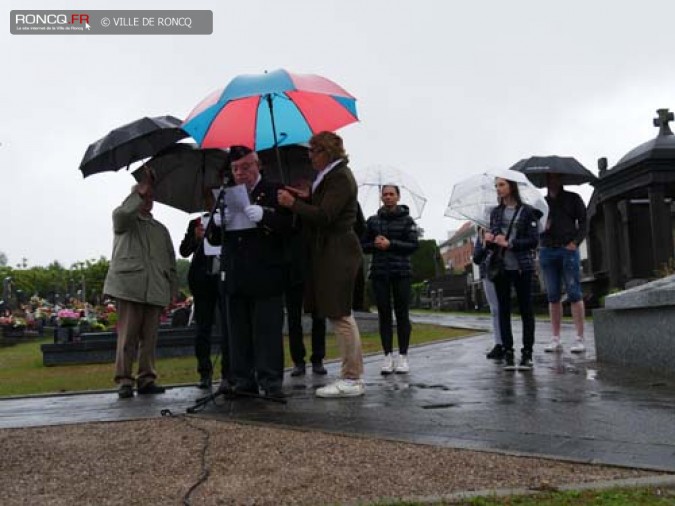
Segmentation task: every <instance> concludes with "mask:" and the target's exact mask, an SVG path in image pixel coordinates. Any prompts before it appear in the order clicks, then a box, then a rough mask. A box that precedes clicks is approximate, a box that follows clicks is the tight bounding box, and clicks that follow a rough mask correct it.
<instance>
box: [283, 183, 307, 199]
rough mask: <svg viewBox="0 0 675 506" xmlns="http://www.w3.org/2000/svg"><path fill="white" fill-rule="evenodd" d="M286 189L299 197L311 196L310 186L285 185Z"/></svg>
mask: <svg viewBox="0 0 675 506" xmlns="http://www.w3.org/2000/svg"><path fill="white" fill-rule="evenodd" d="M284 189H285V190H286V191H288V192H290V193H292V194H293V195H295V196H296V197H297V198H299V199H308V198H309V188H297V187H295V186H285V187H284Z"/></svg>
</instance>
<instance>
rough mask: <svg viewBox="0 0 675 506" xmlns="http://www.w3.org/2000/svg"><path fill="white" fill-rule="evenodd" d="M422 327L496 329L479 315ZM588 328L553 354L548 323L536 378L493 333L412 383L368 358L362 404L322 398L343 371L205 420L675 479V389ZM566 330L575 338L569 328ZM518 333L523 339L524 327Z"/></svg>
mask: <svg viewBox="0 0 675 506" xmlns="http://www.w3.org/2000/svg"><path fill="white" fill-rule="evenodd" d="M415 320H416V321H425V322H429V323H439V324H445V325H457V326H462V327H475V328H479V329H487V328H488V326H489V320H488V319H487V318H481V317H478V318H476V317H463V316H454V315H420V316H417V317H416V318H415ZM589 327H590V328H589V329H588V333H587V334H588V337H589V339H587V341H588V345H589V346H588V347H589V350H588V351H587V352H586V353H585V354H582V355H580V356H573V355H571V354H570V353H569V352H568V351H566V352H565V353H563V354H546V353H543V351H542V348H543V346H542V345H541V343H543V342H544V341H545V340H546V339H547V335H549V334H548V324H547V323H545V322H540V323H538V324H537V338H538V342H539V344H538V345H537V346H535V357H534V360H535V369H534V371H532V372H507V371H503V370H502V368H501V366H500V365H498V364H496V363H494V362H492V361H488V360H486V359H485V358H484V352H485V351H486V350H487V349H488V348H489V347H490V344H491V343H490V337H489V335H487V334H483V335H480V336H476V337H472V338H469V339H463V340H459V341H448V342H443V343H436V344H431V345H426V346H421V347H417V348H414V349H412V350H411V352H410V361H411V373H410V374H409V375H392V376H389V377H383V376H381V375H380V374H379V365H380V358H379V357H368V358H367V359H366V375H365V380H366V384H367V394H366V396H365V397H362V398H357V399H342V400H325V399H316V398H315V397H314V395H313V394H314V390H315V388H316V387H319V386H321V385H323V384H325V382H327V381H330V380H331V379H334V377H335V374H336V372H337V370H338V364H335V363H333V364H329V365H328V370H329V375H328V377H315V376H312V375H311V374H308V375H307V376H306V377H304V378H297V379H296V378H290V377H287V379H286V382H285V387H284V388H285V390H286V391H287V392H288V393H289V398H288V403H287V404H286V405H281V404H277V403H272V402H266V401H262V400H257V399H240V400H236V401H225V400H219V401H218V405H214V404H211V405H209V406H208V407H207V408H206V409H205V410H204V411H202V412H201V415H200V416H207V417H211V418H217V419H223V420H240V421H248V422H257V423H265V424H275V425H280V426H288V427H297V428H307V429H318V430H326V431H336V432H343V433H349V434H360V435H364V436H370V437H383V438H391V439H397V440H403V441H411V442H419V443H429V444H434V445H440V446H448V447H457V448H468V449H483V450H497V451H503V452H512V453H524V454H537V455H547V456H553V457H556V458H567V459H574V460H580V461H589V462H602V463H609V464H619V465H629V466H638V467H649V468H658V469H667V470H671V471H675V381H673V380H672V378H671V379H664V378H659V377H655V376H647V375H644V374H642V373H638V372H634V371H625V370H621V369H619V368H615V367H609V366H605V365H599V364H597V363H596V362H595V360H594V359H595V353H594V350H593V347H592V344H593V342H592V341H593V340H592V326H590V325H589ZM564 334H565V335H566V336H571V335H572V329H571V327H570V326H567V325H565V329H564ZM514 335H516V336H517V338H516V341H517V342H519V341H520V338H519V326H518V325H514ZM413 340H414V336H413ZM566 344H568V346H567V347H568V348H569V343H566ZM201 395H202V393H201V392H200V391H199V390H197V389H196V388H193V387H181V388H173V389H170V390H169V391H168V392H167V393H166V394H165V395H160V396H156V397H135V398H133V399H127V400H118V399H117V396H116V394H114V393H110V392H106V393H92V394H84V395H73V396H58V397H41V398H24V399H6V400H0V428H7V427H25V426H35V425H54V424H64V423H78V422H88V421H104V420H105V421H109V420H127V419H137V418H147V417H156V416H159V413H160V411H161V410H162V409H165V408H166V409H171V411H172V412H173V413H176V414H179V413H184V412H185V409H186V408H187V407H188V406H189V405H191V404H192V403H193V401H194V400H195V399H196V398H197V397H199V396H201Z"/></svg>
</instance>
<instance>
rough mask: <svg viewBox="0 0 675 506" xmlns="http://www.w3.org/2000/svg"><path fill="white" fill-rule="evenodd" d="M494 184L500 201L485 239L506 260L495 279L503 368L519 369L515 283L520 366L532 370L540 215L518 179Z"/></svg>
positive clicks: (497, 179) (500, 180)
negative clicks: (515, 318) (514, 319)
mask: <svg viewBox="0 0 675 506" xmlns="http://www.w3.org/2000/svg"><path fill="white" fill-rule="evenodd" d="M495 186H496V188H497V196H498V197H499V202H500V203H499V205H498V206H497V207H496V208H494V209H493V210H492V213H490V233H487V234H485V242H486V243H494V244H495V245H497V246H499V247H500V250H499V251H500V253H501V254H502V255H503V259H504V262H503V263H504V268H503V271H502V272H501V274H500V275H499V276H497V278H496V279H495V280H494V283H495V287H496V289H497V298H498V300H499V327H500V331H501V335H502V342H503V346H504V359H505V366H504V368H505V369H507V370H514V369H516V367H515V363H514V356H513V334H512V332H511V287H512V286H513V287H514V288H515V289H516V295H517V297H518V306H519V309H520V318H521V320H522V322H523V348H522V350H521V359H520V363H519V364H518V369H520V370H530V369H532V348H533V346H534V312H533V310H532V276H533V275H534V268H535V267H534V257H535V250H536V247H537V243H538V241H539V225H538V219H539V217H538V216H537V211H536V210H535V209H534V208H533V207H532V206H529V205H527V204H524V203H523V202H522V200H521V198H520V193H519V192H518V185H517V183H516V182H514V181H509V180H507V179H502V178H496V179H495Z"/></svg>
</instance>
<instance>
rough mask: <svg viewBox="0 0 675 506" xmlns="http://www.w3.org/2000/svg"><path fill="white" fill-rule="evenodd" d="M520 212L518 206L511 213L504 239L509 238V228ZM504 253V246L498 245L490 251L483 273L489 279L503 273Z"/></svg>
mask: <svg viewBox="0 0 675 506" xmlns="http://www.w3.org/2000/svg"><path fill="white" fill-rule="evenodd" d="M519 213H520V206H518V207H517V208H516V211H515V212H514V213H513V218H511V223H509V228H508V230H507V232H506V240H507V241H508V240H509V236H510V235H511V229H512V228H513V222H514V221H515V220H516V218H517V217H518V214H519ZM505 253H506V248H502V247H498V248H496V249H494V250H491V251H490V256H489V257H488V259H487V262H486V267H487V269H486V272H485V275H486V276H487V278H488V279H489V280H490V281H493V282H494V281H496V280H497V279H498V278H499V277H500V276H501V275H502V274H504V270H505V267H504V254H505Z"/></svg>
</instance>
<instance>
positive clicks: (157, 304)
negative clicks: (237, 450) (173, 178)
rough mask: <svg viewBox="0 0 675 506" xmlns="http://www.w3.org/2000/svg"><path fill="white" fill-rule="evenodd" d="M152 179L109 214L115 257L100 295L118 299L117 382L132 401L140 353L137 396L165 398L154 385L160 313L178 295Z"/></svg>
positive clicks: (170, 249) (168, 241) (170, 250)
mask: <svg viewBox="0 0 675 506" xmlns="http://www.w3.org/2000/svg"><path fill="white" fill-rule="evenodd" d="M152 205H153V192H152V177H151V176H150V175H149V174H148V175H147V176H146V177H145V179H144V180H143V181H142V182H141V183H139V184H138V185H136V186H135V187H134V189H133V190H132V192H131V194H130V195H129V196H128V197H127V198H126V199H125V200H124V202H122V205H121V206H119V207H118V208H117V209H115V210H114V211H113V231H114V233H115V238H114V240H113V253H112V259H111V260H110V268H109V269H108V275H107V276H106V279H105V285H104V287H103V292H104V293H105V294H106V295H109V296H111V297H114V298H115V299H117V312H118V320H117V356H116V359H115V382H116V383H118V384H119V385H120V387H119V392H118V393H119V396H120V398H128V397H133V395H134V391H133V385H134V376H133V374H132V367H133V362H134V358H135V356H136V350H137V348H138V377H137V379H136V382H137V386H138V393H139V394H160V393H164V391H165V389H164V387H161V386H159V385H157V384H156V383H155V379H156V378H157V372H156V371H155V347H156V344H157V329H158V327H159V317H160V315H161V312H162V309H163V308H164V307H165V306H167V305H168V304H169V302H171V300H172V298H173V297H174V295H175V293H176V287H177V278H176V255H175V253H174V249H173V244H172V242H171V236H170V235H169V231H168V230H167V229H166V227H165V226H164V225H162V224H161V223H159V222H158V221H157V220H155V219H154V218H153V217H152V214H151V213H150V211H151V210H152Z"/></svg>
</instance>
